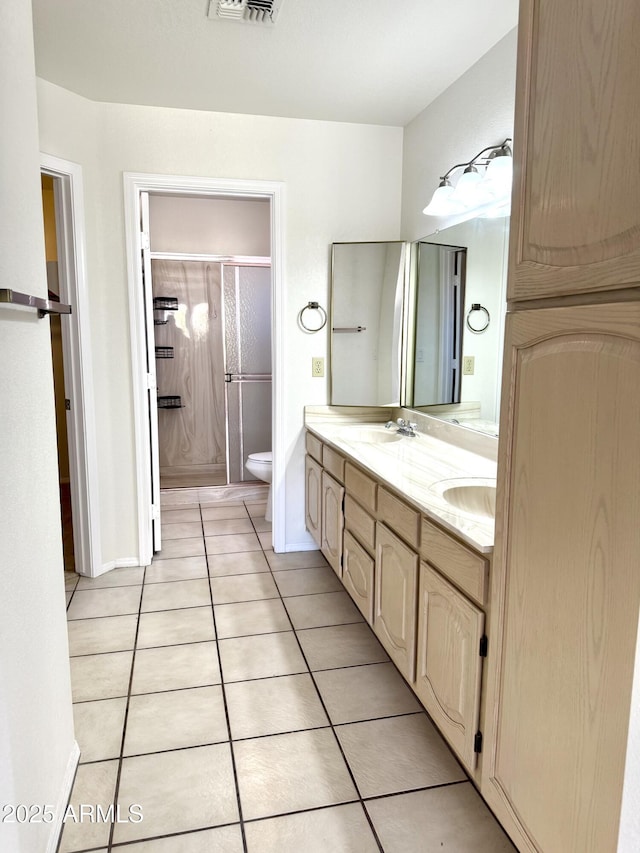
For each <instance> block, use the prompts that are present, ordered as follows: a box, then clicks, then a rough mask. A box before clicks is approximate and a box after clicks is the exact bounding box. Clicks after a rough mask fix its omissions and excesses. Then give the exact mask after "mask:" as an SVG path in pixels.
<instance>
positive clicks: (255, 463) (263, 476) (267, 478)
mask: <svg viewBox="0 0 640 853" xmlns="http://www.w3.org/2000/svg"><path fill="white" fill-rule="evenodd" d="M272 466H273V454H272V453H271V451H270V450H269V451H267V452H266V453H250V454H249V456H248V457H247V461H246V462H245V466H244V467H245V468H246V469H247V471H249V473H250V474H253V476H254V477H256V478H257V479H258V480H262V481H263V482H264V483H269V494H268V495H267V509H266V512H265V514H264V518H265V521H271V474H272Z"/></svg>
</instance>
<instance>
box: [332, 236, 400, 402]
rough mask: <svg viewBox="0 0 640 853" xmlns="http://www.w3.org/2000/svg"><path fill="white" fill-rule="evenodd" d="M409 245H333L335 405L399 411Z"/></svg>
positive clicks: (333, 397)
mask: <svg viewBox="0 0 640 853" xmlns="http://www.w3.org/2000/svg"><path fill="white" fill-rule="evenodd" d="M406 248H407V244H406V243H402V242H389V243H334V244H333V253H332V260H331V281H332V286H331V403H332V405H334V406H398V405H399V404H400V365H401V359H402V303H403V298H404V286H405V266H406Z"/></svg>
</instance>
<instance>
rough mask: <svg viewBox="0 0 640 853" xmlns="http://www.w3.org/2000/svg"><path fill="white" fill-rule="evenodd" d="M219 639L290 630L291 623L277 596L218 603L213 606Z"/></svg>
mask: <svg viewBox="0 0 640 853" xmlns="http://www.w3.org/2000/svg"><path fill="white" fill-rule="evenodd" d="M214 610H215V616H216V631H217V634H218V637H219V639H221V640H222V639H227V638H229V637H248V636H250V635H251V634H273V633H275V632H276V631H290V630H291V623H290V622H289V617H288V616H287V611H286V610H285V609H284V606H283V604H282V601H281V600H280V599H279V598H266V599H263V600H261V601H244V602H241V603H239V604H218V605H216V606H215V608H214Z"/></svg>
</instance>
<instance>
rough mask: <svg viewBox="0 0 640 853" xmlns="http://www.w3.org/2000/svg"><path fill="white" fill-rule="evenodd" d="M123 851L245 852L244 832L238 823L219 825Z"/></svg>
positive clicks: (123, 851)
mask: <svg viewBox="0 0 640 853" xmlns="http://www.w3.org/2000/svg"><path fill="white" fill-rule="evenodd" d="M115 849H116V850H117V849H118V848H117V847H116V848H115ZM98 853H101V851H98ZM104 853H106V850H105V851H104ZM121 853H243V847H242V833H241V832H240V826H239V825H238V824H236V825H233V826H219V827H217V828H216V829H205V830H200V832H189V833H187V834H186V835H170V836H169V837H168V838H154V839H153V841H138V842H137V843H136V844H129V845H127V847H123V848H122V851H121Z"/></svg>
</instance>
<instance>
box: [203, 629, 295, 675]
mask: <svg viewBox="0 0 640 853" xmlns="http://www.w3.org/2000/svg"><path fill="white" fill-rule="evenodd" d="M219 646H220V659H221V661H222V676H223V678H224V681H225V683H227V682H231V681H247V680H248V679H251V678H270V677H271V676H274V675H295V674H296V673H298V672H307V671H308V670H307V666H306V664H305V662H304V658H303V657H302V655H301V654H300V649H299V648H298V643H297V642H296V638H295V636H294V634H293V631H289V632H287V633H281V634H261V635H260V636H259V637H238V638H237V639H233V640H220V642H219Z"/></svg>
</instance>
